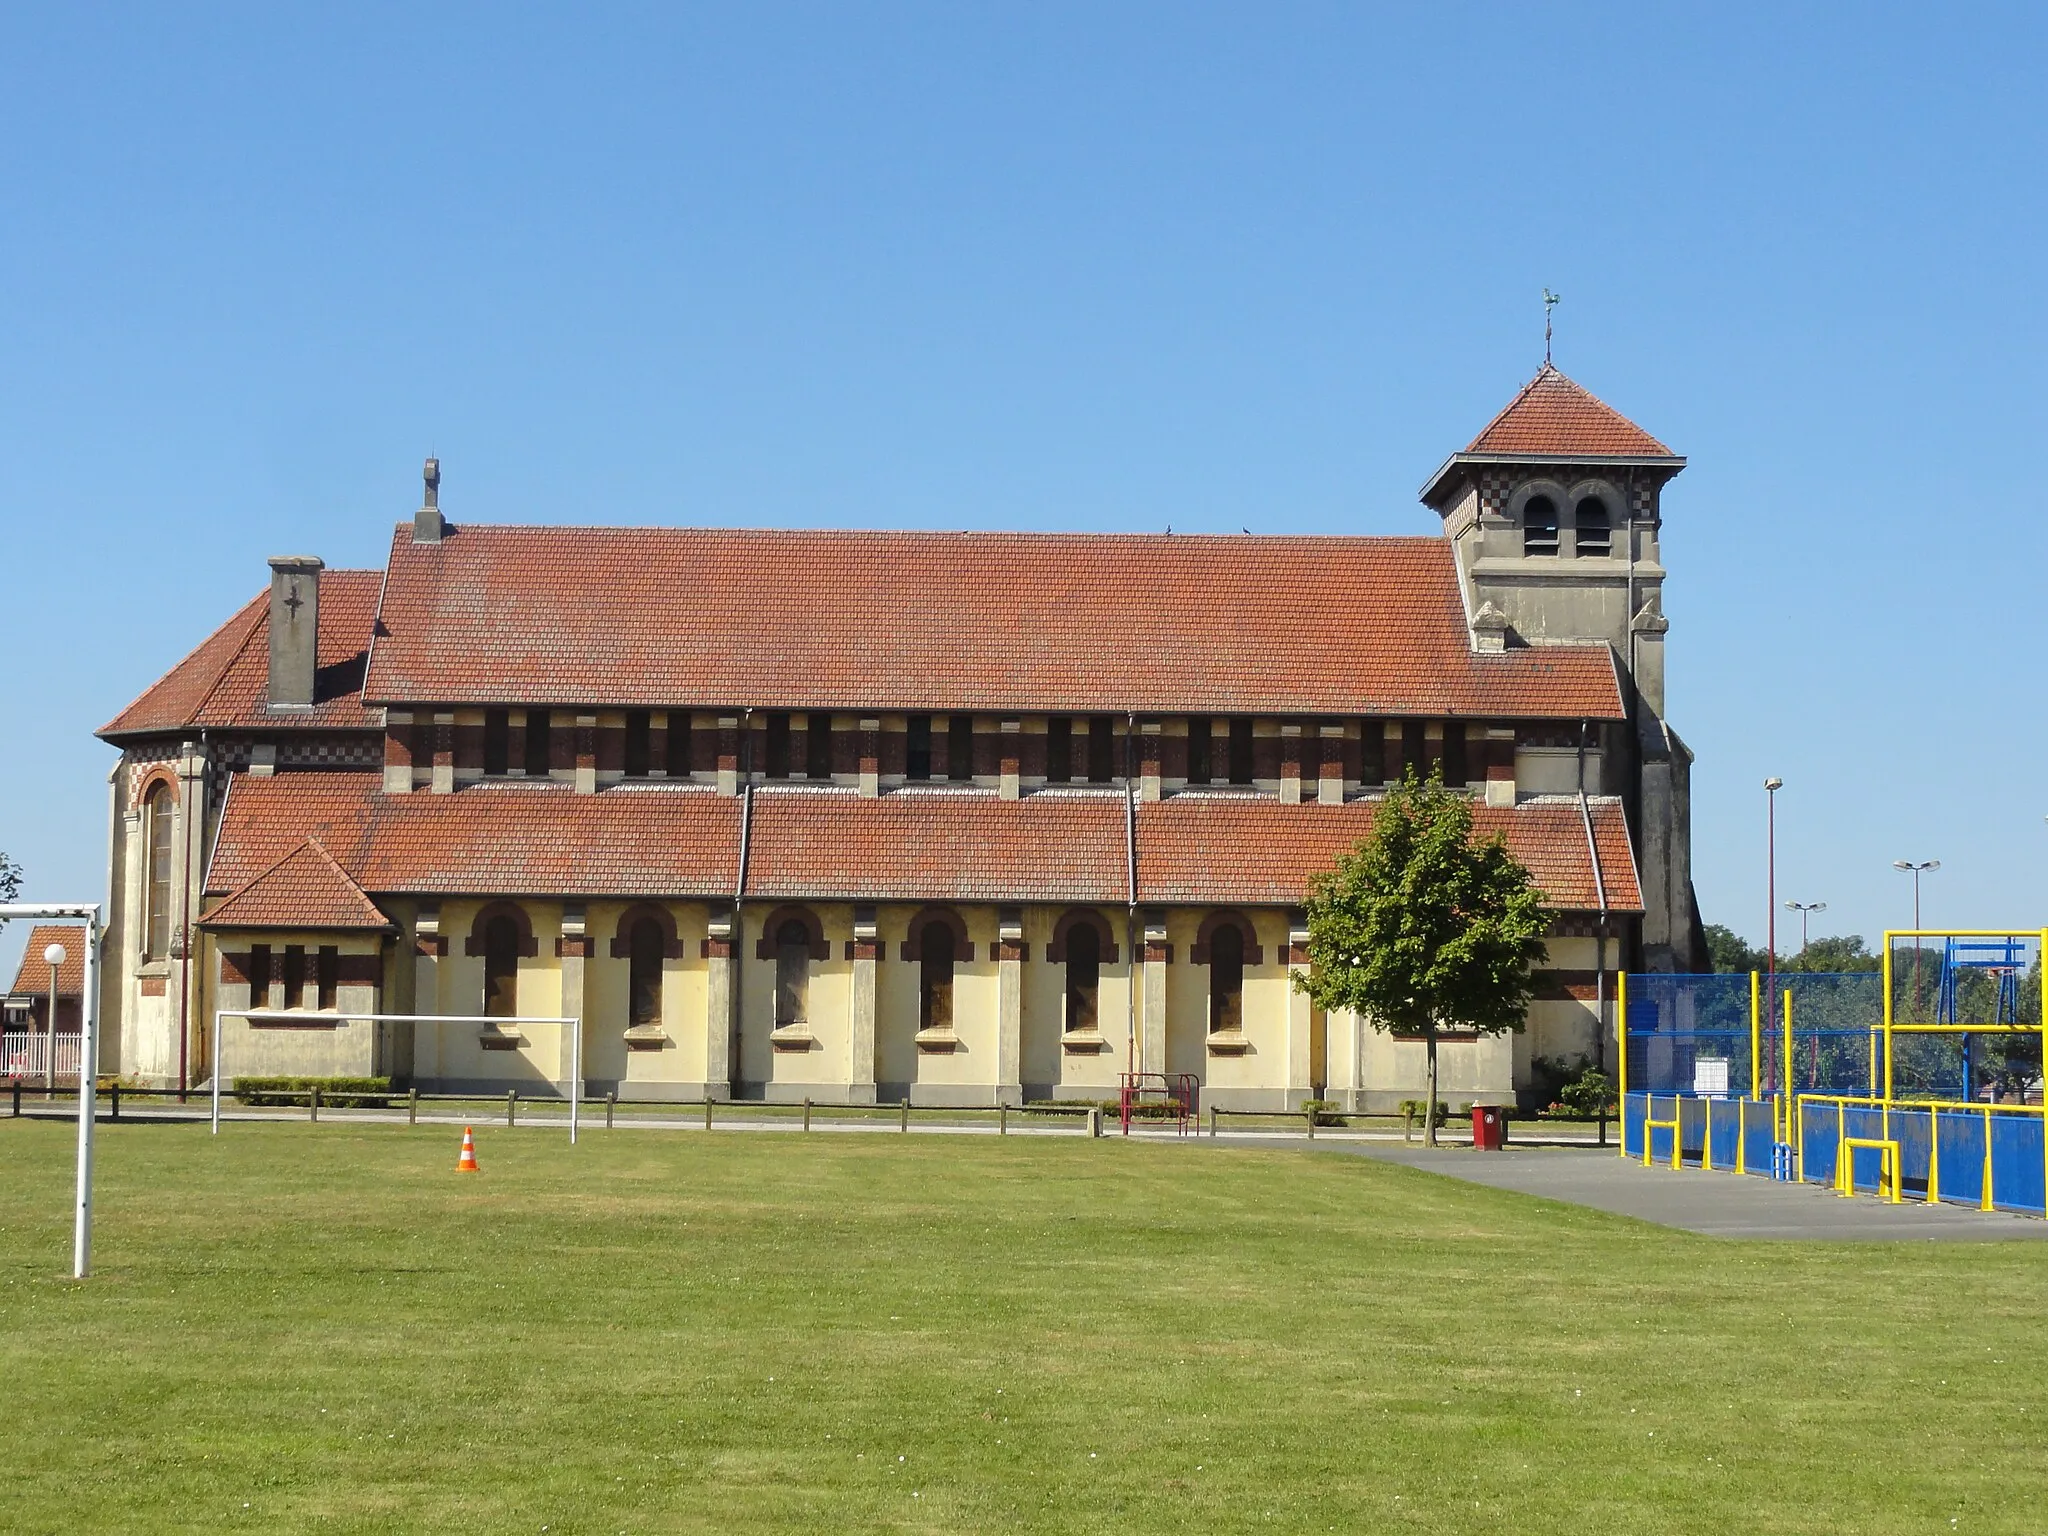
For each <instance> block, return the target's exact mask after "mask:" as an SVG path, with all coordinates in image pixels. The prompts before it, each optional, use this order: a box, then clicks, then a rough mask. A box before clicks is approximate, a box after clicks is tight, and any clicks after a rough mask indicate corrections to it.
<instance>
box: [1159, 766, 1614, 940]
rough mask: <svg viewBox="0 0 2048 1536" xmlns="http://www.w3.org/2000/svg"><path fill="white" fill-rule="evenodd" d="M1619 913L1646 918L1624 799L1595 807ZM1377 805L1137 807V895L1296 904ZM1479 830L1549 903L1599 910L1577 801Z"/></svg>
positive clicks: (1490, 822)
mask: <svg viewBox="0 0 2048 1536" xmlns="http://www.w3.org/2000/svg"><path fill="white" fill-rule="evenodd" d="M1591 806H1592V813H1593V830H1594V836H1595V838H1596V840H1597V841H1598V843H1599V845H1600V871H1601V875H1602V877H1603V878H1604V879H1605V881H1606V884H1607V908H1608V910H1609V911H1611V912H1640V911H1641V910H1642V908H1643V898H1642V892H1641V890H1640V888H1639V887H1638V885H1637V883H1636V870H1635V855H1634V851H1633V849H1632V848H1631V847H1630V844H1629V835H1628V823H1627V822H1626V820H1625V819H1624V818H1623V816H1622V811H1621V804H1620V802H1619V801H1617V800H1606V799H1603V800H1594V801H1592V802H1591ZM1374 808H1375V802H1373V801H1369V800H1354V801H1351V802H1349V803H1348V804H1345V805H1282V804H1281V803H1280V802H1278V801H1277V800H1271V799H1264V798H1258V797H1254V796H1250V795H1229V796H1225V795H1205V794H1192V795H1174V796H1171V797H1169V798H1167V799H1165V800H1160V801H1156V802H1153V803H1151V804H1146V805H1140V806H1139V807H1138V888H1139V892H1140V894H1141V897H1142V898H1143V899H1144V900H1147V901H1154V902H1160V903H1164V904H1169V905H1173V904H1182V903H1204V904H1208V903H1216V904H1242V905H1246V906H1271V905H1275V904H1283V905H1297V904H1299V903H1300V902H1301V901H1302V900H1303V899H1304V897H1305V896H1306V894H1307V891H1308V886H1309V882H1310V880H1311V878H1312V877H1313V876H1314V875H1315V874H1316V873H1318V872H1319V871H1321V870H1325V869H1328V868H1330V867H1332V866H1333V865H1334V864H1335V863H1336V860H1337V855H1338V854H1340V853H1342V852H1344V851H1345V850H1346V849H1348V848H1350V847H1352V846H1353V845H1355V844H1356V843H1358V842H1359V841H1360V840H1361V839H1363V838H1365V837H1367V836H1368V835H1369V834H1370V833H1371V831H1372V817H1373V811H1374ZM1472 820H1473V826H1474V831H1475V832H1476V833H1478V835H1480V836H1482V837H1484V836H1491V835H1492V834H1493V833H1495V832H1499V833H1502V834H1504V835H1505V836H1506V838H1507V844H1508V849H1509V851H1510V852H1512V853H1513V854H1514V855H1515V857H1516V858H1518V859H1520V860H1521V861H1522V862H1523V863H1524V864H1526V865H1528V867H1529V871H1530V873H1531V874H1532V875H1534V876H1535V878H1536V883H1537V885H1538V886H1539V887H1540V888H1541V889H1542V891H1543V893H1544V896H1545V898H1546V900H1547V903H1548V905H1550V906H1551V907H1554V908H1559V909H1562V910H1566V911H1595V910H1598V908H1599V897H1598V892H1597V890H1596V888H1595V885H1594V882H1593V866H1592V861H1591V860H1590V859H1589V858H1588V857H1587V852H1586V829H1585V823H1584V822H1583V821H1582V820H1581V819H1580V816H1579V802H1578V801H1577V799H1576V798H1564V797H1560V798H1558V799H1554V800H1552V799H1543V800H1531V801H1525V802H1524V803H1522V804H1521V805H1518V806H1516V807H1515V808H1514V809H1513V810H1491V809H1488V808H1487V807H1485V806H1475V807H1474V808H1473V812H1472Z"/></svg>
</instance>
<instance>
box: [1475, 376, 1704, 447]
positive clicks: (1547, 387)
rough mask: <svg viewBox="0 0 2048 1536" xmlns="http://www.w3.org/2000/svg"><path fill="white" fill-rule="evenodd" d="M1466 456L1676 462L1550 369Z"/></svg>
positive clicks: (1618, 415) (1653, 441)
mask: <svg viewBox="0 0 2048 1536" xmlns="http://www.w3.org/2000/svg"><path fill="white" fill-rule="evenodd" d="M1465 452H1467V453H1485V454H1530V455H1534V456H1537V457H1542V458H1552V457H1557V456H1560V455H1580V454H1583V455H1586V456H1589V457H1592V458H1646V459H1669V458H1675V457H1676V455H1675V454H1673V453H1672V451H1671V450H1670V449H1669V448H1666V447H1665V446H1664V445H1663V444H1662V443H1660V442H1658V441H1657V439H1656V438H1654V437H1652V436H1650V434H1649V433H1647V432H1645V431H1644V430H1643V429H1642V428H1641V427H1639V426H1637V425H1636V424H1635V423H1634V422H1632V421H1630V420H1629V419H1628V418H1627V417H1626V416H1624V415H1622V414H1621V412H1619V411H1617V410H1616V409H1614V407H1613V406H1611V405H1609V404H1607V403H1606V402H1605V401H1604V400H1601V399H1599V398H1598V397H1597V396H1595V395H1593V394H1591V393H1590V392H1588V391H1587V390H1585V389H1582V388H1580V386H1578V385H1577V384H1574V383H1573V382H1572V381H1571V380H1570V379H1568V378H1566V377H1565V376H1564V375H1563V374H1561V373H1559V372H1558V371H1557V369H1555V368H1553V367H1552V366H1551V365H1550V364H1549V363H1545V364H1544V365H1543V367H1542V368H1541V370H1539V371H1538V373H1537V375H1536V377H1535V378H1533V379H1531V380H1530V381H1529V382H1528V383H1527V384H1524V385H1523V386H1522V392H1521V393H1520V394H1518V395H1516V396H1515V398H1514V399H1512V400H1510V401H1509V402H1508V404H1507V408H1506V409H1505V410H1503V411H1502V412H1501V413H1500V414H1499V415H1498V416H1496V417H1494V418H1493V420H1492V421H1490V422H1488V423H1487V425H1486V430H1485V431H1483V432H1481V433H1480V434H1479V435H1478V436H1477V437H1475V438H1473V439H1472V441H1471V443H1470V445H1469V446H1467V448H1466V449H1465Z"/></svg>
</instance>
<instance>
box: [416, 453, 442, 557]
mask: <svg viewBox="0 0 2048 1536" xmlns="http://www.w3.org/2000/svg"><path fill="white" fill-rule="evenodd" d="M422 476H423V478H424V479H425V480H426V482H427V490H426V499H425V500H424V501H422V502H421V503H420V509H419V511H417V512H415V513H413V515H412V541H413V543H415V544H438V543H440V542H441V536H442V535H443V534H444V533H446V532H447V531H448V525H447V524H446V523H445V522H443V521H442V520H441V461H440V460H439V459H429V460H427V467H426V469H425V470H424V471H422Z"/></svg>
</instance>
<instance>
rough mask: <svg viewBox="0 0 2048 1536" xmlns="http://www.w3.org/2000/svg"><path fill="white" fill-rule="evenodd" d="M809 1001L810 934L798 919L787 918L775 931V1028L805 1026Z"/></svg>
mask: <svg viewBox="0 0 2048 1536" xmlns="http://www.w3.org/2000/svg"><path fill="white" fill-rule="evenodd" d="M810 1001H811V931H810V929H809V928H807V927H805V926H804V923H803V921H802V920H801V919H799V918H794V917H789V918H784V919H783V920H782V923H781V925H780V926H779V927H777V928H776V930H775V1027H776V1028H777V1029H787V1028H788V1027H789V1026H790V1025H792V1024H801V1023H803V1022H804V1021H805V1020H806V1019H807V1018H808V1017H809V1016H810Z"/></svg>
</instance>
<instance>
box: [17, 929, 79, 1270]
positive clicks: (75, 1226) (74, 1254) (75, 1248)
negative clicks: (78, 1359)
mask: <svg viewBox="0 0 2048 1536" xmlns="http://www.w3.org/2000/svg"><path fill="white" fill-rule="evenodd" d="M17 917H24V918H28V919H30V920H35V919H38V918H40V919H43V920H46V921H50V922H65V923H83V924H84V925H85V955H84V960H85V980H84V982H83V983H82V985H83V986H84V988H85V996H83V997H82V998H80V999H79V1003H80V1005H81V1006H80V1008H79V1021H78V1029H79V1040H78V1195H77V1200H76V1206H75V1215H74V1217H73V1221H72V1228H71V1278H72V1279H74V1280H83V1279H84V1278H85V1277H86V1275H87V1274H89V1273H90V1272H91V1270H92V1128H93V1118H94V1115H95V1114H96V1112H97V1111H98V1109H99V1095H98V1093H97V1092H96V1090H97V1088H98V1087H99V1054H100V935H101V933H102V931H103V930H102V929H101V927H100V908H99V903H98V902H86V901H73V902H64V901H56V902H50V901H14V902H0V922H6V921H8V920H9V919H11V918H17ZM56 1028H57V1020H56V1018H55V1016H54V1015H53V1016H52V1017H51V1019H50V1030H51V1044H52V1047H53V1048H54V1046H55V1043H56Z"/></svg>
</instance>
